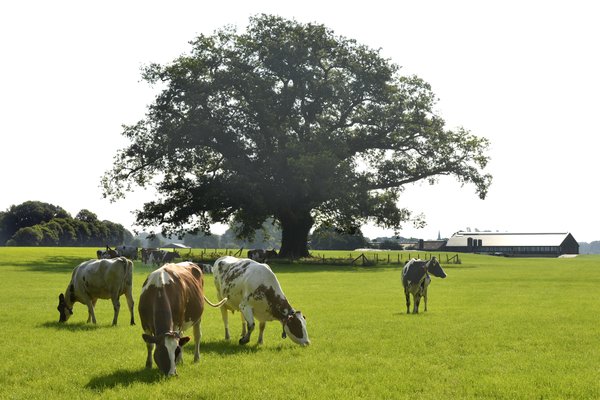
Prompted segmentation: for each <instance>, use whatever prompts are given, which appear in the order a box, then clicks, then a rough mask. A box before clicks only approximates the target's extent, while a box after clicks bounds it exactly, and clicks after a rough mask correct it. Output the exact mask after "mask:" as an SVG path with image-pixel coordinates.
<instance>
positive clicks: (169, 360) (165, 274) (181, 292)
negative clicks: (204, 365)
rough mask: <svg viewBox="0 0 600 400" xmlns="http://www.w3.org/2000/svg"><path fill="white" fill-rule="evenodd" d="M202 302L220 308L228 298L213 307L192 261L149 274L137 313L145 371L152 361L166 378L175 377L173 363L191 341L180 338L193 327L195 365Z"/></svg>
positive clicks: (177, 360) (178, 361)
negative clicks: (140, 329)
mask: <svg viewBox="0 0 600 400" xmlns="http://www.w3.org/2000/svg"><path fill="white" fill-rule="evenodd" d="M204 301H206V302H207V303H208V304H209V305H211V306H213V307H219V306H221V305H222V304H223V303H225V301H227V299H223V300H222V301H221V302H220V303H218V304H212V303H211V302H210V301H208V299H207V298H206V297H205V296H204V278H203V277H202V270H201V269H200V267H198V266H197V265H196V264H193V263H191V262H182V263H179V264H166V265H163V266H162V267H161V268H159V269H157V270H156V271H154V272H152V273H150V275H148V278H147V279H146V281H145V282H144V285H143V286H142V293H141V295H140V302H139V306H138V309H139V313H140V320H141V322H142V328H143V329H144V334H143V335H142V338H143V339H144V341H145V342H146V347H147V349H148V356H147V358H146V368H152V350H153V349H154V346H155V345H156V350H154V361H155V362H156V365H157V366H158V368H159V369H160V370H161V371H162V372H163V373H164V374H165V375H176V374H177V370H176V364H178V363H180V362H181V361H182V360H183V359H182V351H181V348H182V346H183V345H184V344H186V343H187V342H188V341H189V340H190V338H189V336H185V337H182V332H183V331H184V330H186V329H187V328H189V327H190V326H193V328H194V341H195V350H194V362H198V360H199V359H200V338H201V336H202V332H201V330H200V319H201V317H202V312H203V311H204Z"/></svg>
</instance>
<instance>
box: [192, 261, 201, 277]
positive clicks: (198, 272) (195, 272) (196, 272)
mask: <svg viewBox="0 0 600 400" xmlns="http://www.w3.org/2000/svg"><path fill="white" fill-rule="evenodd" d="M190 269H191V270H192V275H194V278H196V279H200V278H202V270H201V269H200V267H199V266H197V265H196V264H192V265H191V268H190Z"/></svg>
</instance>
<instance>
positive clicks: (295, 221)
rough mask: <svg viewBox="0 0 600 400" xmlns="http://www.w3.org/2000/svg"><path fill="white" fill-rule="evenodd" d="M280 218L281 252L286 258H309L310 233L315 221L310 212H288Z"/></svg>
mask: <svg viewBox="0 0 600 400" xmlns="http://www.w3.org/2000/svg"><path fill="white" fill-rule="evenodd" d="M283 214H284V215H281V216H279V218H278V219H279V222H281V251H280V252H279V255H280V256H281V257H284V258H300V257H308V256H309V254H308V233H309V232H310V228H312V226H313V223H314V220H313V218H312V217H311V215H310V211H302V210H288V211H287V212H285V213H283Z"/></svg>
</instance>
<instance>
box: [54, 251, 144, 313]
mask: <svg viewBox="0 0 600 400" xmlns="http://www.w3.org/2000/svg"><path fill="white" fill-rule="evenodd" d="M132 280H133V262H131V260H128V259H126V258H125V257H119V258H114V259H111V260H105V259H103V260H89V261H84V262H82V263H81V264H79V265H78V266H77V267H75V269H73V273H72V275H71V282H69V285H68V286H67V290H65V293H64V294H63V293H61V294H60V295H59V296H58V307H57V309H58V312H59V313H60V318H59V322H66V321H67V320H68V319H69V317H71V315H72V314H73V305H74V303H75V302H76V301H78V302H80V303H83V304H85V305H87V307H88V319H87V322H90V320H91V321H92V322H93V323H94V324H95V323H96V315H95V314H94V307H95V306H96V301H97V300H98V299H111V300H112V303H113V307H114V317H113V322H112V324H113V325H116V324H117V318H118V317H119V309H120V307H121V304H120V302H119V297H121V295H123V294H124V295H125V298H126V299H127V305H128V307H129V311H130V313H131V321H130V323H131V325H135V322H134V319H133V296H132V294H131V285H132Z"/></svg>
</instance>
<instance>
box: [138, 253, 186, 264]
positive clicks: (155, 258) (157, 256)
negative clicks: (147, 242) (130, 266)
mask: <svg viewBox="0 0 600 400" xmlns="http://www.w3.org/2000/svg"><path fill="white" fill-rule="evenodd" d="M180 257H181V256H180V255H179V253H178V252H176V251H166V250H151V251H149V252H147V254H146V257H145V259H144V258H143V259H142V260H143V262H144V264H152V265H154V266H155V267H158V266H159V265H163V264H168V263H171V262H173V260H175V259H176V258H180Z"/></svg>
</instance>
